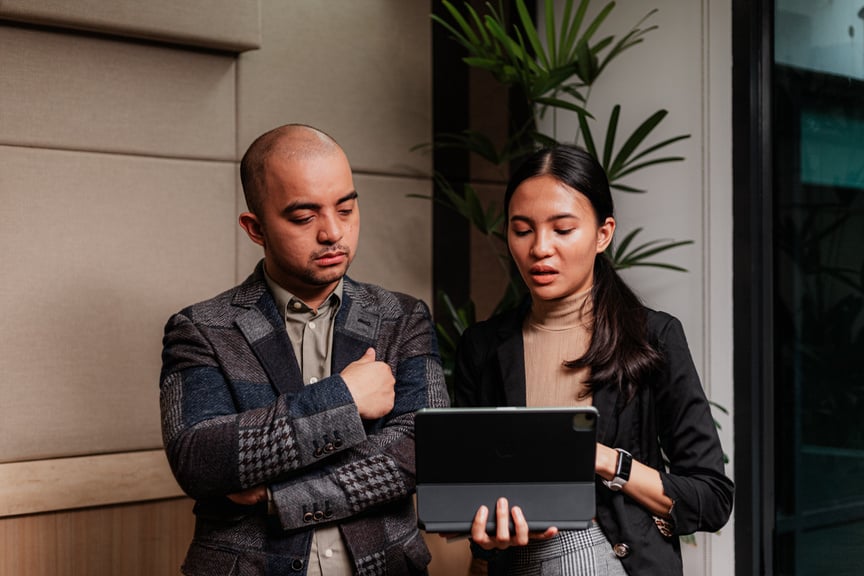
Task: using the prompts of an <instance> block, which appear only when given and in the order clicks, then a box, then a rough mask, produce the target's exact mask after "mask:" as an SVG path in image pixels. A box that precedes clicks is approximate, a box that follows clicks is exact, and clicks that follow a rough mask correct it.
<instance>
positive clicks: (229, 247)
mask: <svg viewBox="0 0 864 576" xmlns="http://www.w3.org/2000/svg"><path fill="white" fill-rule="evenodd" d="M234 170H235V167H234V165H233V164H230V163H225V164H222V163H215V162H195V161H176V160H158V159H147V158H136V157H128V156H110V155H100V154H90V153H75V152H59V151H44V150H37V149H26V148H14V147H4V146H0V197H2V203H0V221H2V222H3V226H0V245H2V246H3V260H2V273H3V277H4V278H5V279H6V281H5V282H3V283H2V284H0V318H2V328H3V330H2V331H3V334H4V338H3V340H2V343H0V374H2V375H3V378H2V380H0V398H2V401H0V461H15V460H23V459H38V458H46V457H52V456H60V455H76V454H86V453H98V452H115V451H126V450H133V449H142V448H154V447H159V446H161V437H160V431H159V410H158V386H157V381H158V373H159V367H160V352H161V337H162V329H163V326H164V323H165V321H166V320H167V318H168V316H169V314H170V313H172V312H175V311H177V310H179V309H180V308H181V307H183V306H185V305H187V304H190V303H192V302H194V301H196V300H200V299H202V298H204V297H205V296H209V295H211V294H213V293H215V292H216V291H217V290H219V289H221V288H223V287H224V286H226V285H230V284H231V283H232V281H233V276H234V260H235V234H234V230H233V227H232V226H233V222H234V219H235V207H234V185H233V184H234Z"/></svg>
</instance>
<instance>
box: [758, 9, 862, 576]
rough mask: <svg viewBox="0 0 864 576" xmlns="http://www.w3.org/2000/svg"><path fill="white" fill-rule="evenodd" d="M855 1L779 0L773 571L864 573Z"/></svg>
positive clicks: (775, 120)
mask: <svg viewBox="0 0 864 576" xmlns="http://www.w3.org/2000/svg"><path fill="white" fill-rule="evenodd" d="M855 4H856V2H852V1H848V0H847V1H843V0H835V1H833V2H821V1H813V2H794V1H791V0H786V1H783V0H778V1H777V2H776V4H775V66H774V81H773V94H774V118H773V126H774V128H773V129H774V134H773V142H774V194H773V206H774V231H773V238H774V266H775V270H774V274H775V275H774V290H775V296H774V298H775V301H774V305H775V315H774V318H775V326H774V338H775V340H774V341H775V358H774V361H775V372H774V373H775V376H776V378H775V385H774V386H775V394H774V397H775V423H776V427H777V429H776V436H775V447H776V451H775V458H776V461H775V478H776V494H775V499H776V518H775V528H776V533H775V540H774V552H775V559H774V560H775V561H774V566H775V572H776V574H790V575H791V574H794V575H822V574H833V575H841V574H849V575H853V574H854V575H858V574H862V573H864V572H862V570H864V568H862V566H864V42H862V40H864V1H862V0H858V1H857V7H856V6H855ZM859 10H861V16H859Z"/></svg>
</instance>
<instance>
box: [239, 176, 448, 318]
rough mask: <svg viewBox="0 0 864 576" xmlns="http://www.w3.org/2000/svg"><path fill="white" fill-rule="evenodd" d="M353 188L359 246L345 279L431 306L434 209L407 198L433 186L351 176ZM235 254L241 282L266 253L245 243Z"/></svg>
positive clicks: (426, 202) (244, 240) (408, 180)
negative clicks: (356, 195) (357, 201)
mask: <svg viewBox="0 0 864 576" xmlns="http://www.w3.org/2000/svg"><path fill="white" fill-rule="evenodd" d="M354 185H355V186H356V187H357V191H358V193H359V194H360V246H359V249H358V251H357V257H356V258H355V260H354V262H353V263H352V264H351V270H350V271H349V273H348V274H349V275H350V276H351V277H352V278H354V279H355V280H361V281H363V282H371V283H373V284H378V285H380V286H384V287H385V288H387V289H389V290H395V291H398V292H405V293H407V294H411V295H412V296H415V297H417V298H422V299H423V300H425V301H426V303H427V304H429V305H430V306H431V305H432V300H431V297H432V203H431V202H430V201H429V200H423V199H418V198H408V197H407V194H425V195H429V194H431V193H432V185H431V183H430V182H429V181H428V180H416V179H413V178H389V177H379V176H368V175H364V174H355V175H354ZM240 196H241V197H242V193H240ZM239 202H240V203H242V198H241V199H240V200H239ZM243 206H245V205H243ZM241 209H245V208H241ZM235 227H237V228H238V229H239V226H236V225H235ZM238 248H239V258H238V271H237V276H238V278H240V279H243V278H245V277H246V276H247V275H248V274H249V273H250V272H251V271H252V268H253V267H254V266H255V264H256V263H257V262H258V260H260V259H261V257H262V256H263V254H264V253H263V251H262V249H261V248H260V247H259V246H257V245H256V244H253V243H252V241H251V240H249V239H248V238H245V237H243V238H241V239H240V242H239V246H238Z"/></svg>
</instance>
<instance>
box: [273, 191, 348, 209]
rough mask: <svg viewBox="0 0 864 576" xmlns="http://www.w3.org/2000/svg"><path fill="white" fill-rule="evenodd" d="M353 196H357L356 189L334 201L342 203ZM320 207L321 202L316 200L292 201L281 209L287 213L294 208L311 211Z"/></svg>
mask: <svg viewBox="0 0 864 576" xmlns="http://www.w3.org/2000/svg"><path fill="white" fill-rule="evenodd" d="M355 198H357V191H356V190H352V191H351V192H349V193H348V194H346V195H345V196H343V197H341V198H339V199H338V200H337V201H336V204H337V205H339V204H342V203H343V202H348V201H349V200H354V199H355ZM321 208H322V204H320V203H318V202H292V203H291V204H288V205H287V206H286V207H285V209H284V210H283V212H284V213H285V214H287V213H289V212H294V211H296V210H312V211H317V210H320V209H321Z"/></svg>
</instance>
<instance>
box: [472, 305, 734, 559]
mask: <svg viewBox="0 0 864 576" xmlns="http://www.w3.org/2000/svg"><path fill="white" fill-rule="evenodd" d="M527 312H528V306H527V305H526V306H523V307H522V308H520V309H519V310H514V311H511V312H507V313H505V314H502V315H499V316H496V317H494V318H491V319H490V320H487V321H485V322H480V323H478V324H475V325H473V326H472V327H470V328H469V329H468V330H466V331H465V333H464V334H463V336H462V339H461V341H460V343H459V349H458V351H457V358H456V375H455V376H456V380H455V405H457V406H524V405H525V357H524V347H523V342H522V322H523V320H524V318H525V315H526V314H527ZM646 314H647V320H648V332H649V339H650V341H651V343H652V344H653V345H654V346H655V347H656V349H657V350H658V351H659V352H660V353H661V354H662V356H663V358H664V359H665V362H664V367H663V369H662V371H660V372H659V373H658V374H656V376H655V377H654V378H652V379H651V381H649V382H642V383H640V385H639V387H638V391H637V393H636V396H635V397H634V398H633V399H632V400H630V401H629V402H625V400H626V398H625V396H624V395H623V394H620V393H619V391H618V389H617V387H615V386H611V385H610V386H604V387H602V388H600V389H599V390H597V391H596V392H595V393H594V395H593V403H594V407H595V408H597V410H598V411H599V413H600V418H599V420H598V434H599V441H600V442H601V443H602V444H605V445H607V446H611V447H614V448H623V449H625V450H627V451H628V452H630V453H631V454H632V455H633V457H634V458H635V459H636V460H638V461H639V462H642V463H643V464H646V465H648V466H651V467H653V468H655V469H657V470H659V472H660V477H661V479H662V482H663V489H664V491H665V493H666V495H667V496H669V497H670V498H671V499H672V500H673V501H674V503H675V504H674V506H673V508H672V522H673V526H674V534H673V536H672V537H668V538H667V537H664V536H663V535H662V534H661V533H660V531H659V530H658V529H657V527H656V526H655V523H654V520H653V518H652V516H651V513H650V512H648V511H647V510H646V509H644V508H643V507H642V506H640V505H639V504H637V503H636V502H635V501H633V500H631V499H630V498H629V497H627V496H626V495H624V494H623V493H622V492H613V491H611V490H609V489H608V488H606V487H605V486H604V485H603V484H602V483H601V482H600V479H599V477H598V479H597V487H596V491H597V521H598V523H599V524H600V527H601V528H602V529H603V531H604V533H605V534H606V537H607V538H608V539H609V541H610V542H611V543H612V545H613V546H615V545H617V544H623V545H625V546H617V547H616V548H615V549H616V553H617V552H620V553H621V554H619V557H621V560H622V563H623V564H624V567H625V569H626V570H627V573H628V574H634V575H639V576H651V575H670V576H671V575H675V576H678V575H681V574H682V571H683V567H682V563H681V548H680V542H679V538H678V536H679V535H684V534H691V533H693V532H696V531H700V530H701V531H717V530H719V529H720V528H721V527H722V526H723V525H724V524H725V523H726V521H727V520H728V519H729V515H730V513H731V511H732V499H733V492H734V485H733V483H732V481H731V480H730V479H729V478H727V477H726V475H725V473H724V463H723V451H722V448H721V446H720V439H719V438H718V436H717V430H716V428H715V426H714V420H713V418H712V416H711V410H710V406H709V404H708V400H707V399H706V397H705V393H704V392H703V390H702V385H701V383H700V381H699V376H698V374H697V373H696V367H695V366H694V365H693V360H692V358H691V356H690V349H689V348H688V346H687V340H686V338H685V336H684V330H683V328H682V327H681V323H680V322H679V321H678V320H677V319H676V318H674V317H673V316H670V315H669V314H666V313H663V312H656V311H654V310H649V309H646ZM661 449H662V452H663V454H665V455H666V457H667V458H668V460H669V463H668V465H665V464H664V461H663V457H662V455H661ZM622 554H623V556H622Z"/></svg>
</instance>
